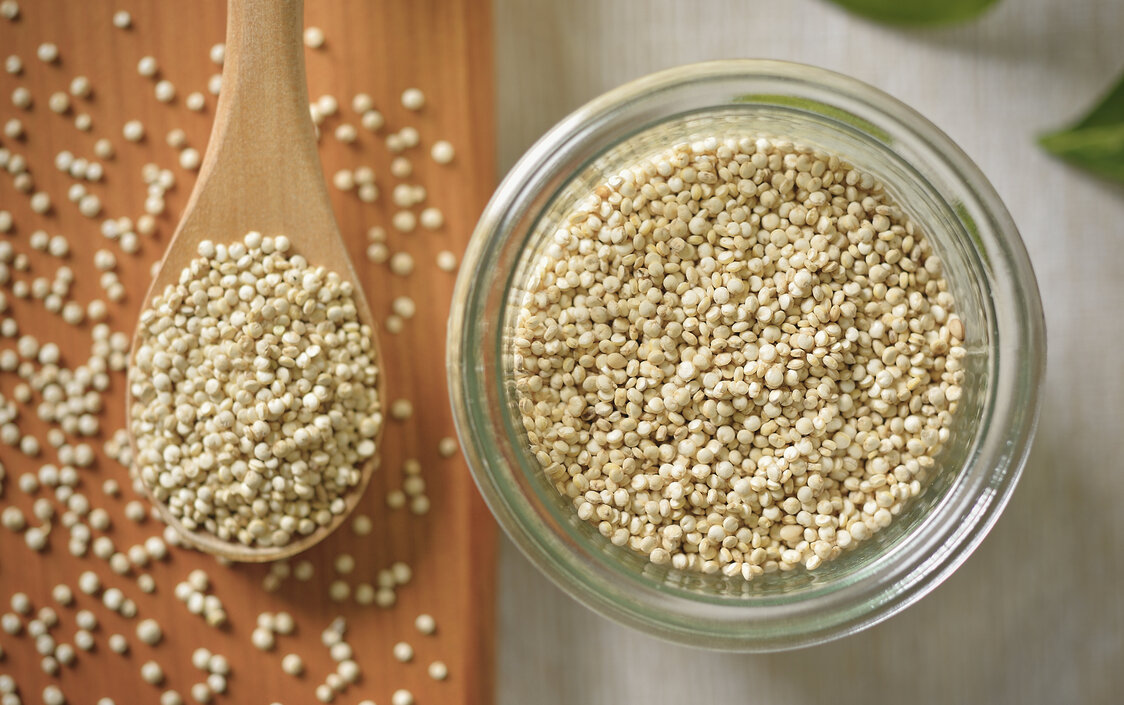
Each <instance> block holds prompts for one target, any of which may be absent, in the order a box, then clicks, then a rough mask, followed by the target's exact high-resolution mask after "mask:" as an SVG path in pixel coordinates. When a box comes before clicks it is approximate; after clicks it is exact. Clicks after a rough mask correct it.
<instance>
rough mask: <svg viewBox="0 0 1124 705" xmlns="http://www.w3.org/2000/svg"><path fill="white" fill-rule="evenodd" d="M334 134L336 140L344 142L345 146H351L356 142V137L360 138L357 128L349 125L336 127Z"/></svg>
mask: <svg viewBox="0 0 1124 705" xmlns="http://www.w3.org/2000/svg"><path fill="white" fill-rule="evenodd" d="M334 134H335V136H336V139H337V140H338V141H340V142H343V143H344V144H351V143H353V142H355V139H356V137H358V133H357V132H356V131H355V126H354V125H348V124H346V123H345V124H343V125H336V129H335V133H334Z"/></svg>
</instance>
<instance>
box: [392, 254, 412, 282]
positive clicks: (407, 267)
mask: <svg viewBox="0 0 1124 705" xmlns="http://www.w3.org/2000/svg"><path fill="white" fill-rule="evenodd" d="M390 271H391V272H392V273H394V274H397V275H398V276H400V277H407V276H409V275H410V274H412V273H413V271H414V257H413V255H411V254H410V253H409V252H396V253H394V255H393V256H392V257H391V258H390Z"/></svg>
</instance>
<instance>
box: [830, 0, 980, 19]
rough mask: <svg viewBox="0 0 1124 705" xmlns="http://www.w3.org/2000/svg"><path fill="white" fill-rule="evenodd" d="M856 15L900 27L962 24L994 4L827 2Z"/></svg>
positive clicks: (960, 0) (974, 0)
mask: <svg viewBox="0 0 1124 705" xmlns="http://www.w3.org/2000/svg"><path fill="white" fill-rule="evenodd" d="M831 1H832V2H834V3H835V4H836V5H839V6H841V7H843V8H845V9H847V10H850V11H851V12H854V13H855V14H857V15H862V16H863V17H867V18H870V19H872V20H875V21H877V22H885V23H887V24H901V25H928V24H952V23H953V22H966V21H967V20H970V19H972V18H974V17H976V16H978V15H980V14H982V13H983V11H984V10H986V9H987V8H989V7H991V6H992V5H994V4H995V3H996V2H998V0H831Z"/></svg>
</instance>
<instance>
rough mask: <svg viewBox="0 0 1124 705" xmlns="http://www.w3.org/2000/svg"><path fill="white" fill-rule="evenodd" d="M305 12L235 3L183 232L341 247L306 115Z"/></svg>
mask: <svg viewBox="0 0 1124 705" xmlns="http://www.w3.org/2000/svg"><path fill="white" fill-rule="evenodd" d="M303 9H304V8H303V0H229V3H228V15H227V24H226V27H227V29H226V58H225V62H224V66H223V76H222V91H221V93H220V95H219V102H218V108H217V111H216V115H215V123H214V127H213V128H212V131H211V141H210V143H209V145H208V148H207V154H206V156H205V157H204V160H203V165H202V168H201V170H200V173H199V181H198V183H197V184H196V187H195V190H194V192H193V193H192V197H191V202H189V204H188V207H187V211H186V213H187V215H186V216H185V218H184V221H183V222H182V223H180V231H181V232H180V233H179V234H178V236H180V237H184V238H185V239H187V240H190V241H193V242H198V241H199V240H201V239H207V238H212V239H231V238H237V237H241V236H242V235H243V234H245V233H246V232H247V231H249V230H258V231H261V232H263V233H264V234H267V235H274V234H285V235H288V236H289V237H290V238H291V239H294V241H296V240H297V239H298V238H302V239H303V238H315V241H316V243H317V244H319V243H320V242H321V241H327V240H333V239H334V240H336V241H337V242H334V243H331V244H329V243H327V242H325V246H326V247H327V248H329V249H332V248H336V247H341V244H340V243H339V242H338V240H339V238H338V236H337V233H338V230H337V228H336V225H335V219H334V217H333V215H332V213H331V206H330V202H329V200H328V192H327V187H326V186H325V183H324V176H323V172H322V171H321V168H320V156H319V154H318V152H317V147H316V135H315V130H314V128H313V125H312V119H311V117H310V116H309V111H308V87H307V83H306V80H305V69H304V45H303V42H302V26H303ZM216 228H221V229H222V230H223V232H214V230H215V229H216ZM325 230H328V231H329V232H325Z"/></svg>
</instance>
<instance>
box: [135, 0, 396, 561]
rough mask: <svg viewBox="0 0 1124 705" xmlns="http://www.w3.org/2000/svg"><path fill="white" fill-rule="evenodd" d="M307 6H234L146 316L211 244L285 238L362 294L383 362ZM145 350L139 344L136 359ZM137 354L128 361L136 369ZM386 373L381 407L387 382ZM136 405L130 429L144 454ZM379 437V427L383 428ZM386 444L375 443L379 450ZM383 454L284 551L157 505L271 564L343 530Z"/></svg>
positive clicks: (231, 553)
mask: <svg viewBox="0 0 1124 705" xmlns="http://www.w3.org/2000/svg"><path fill="white" fill-rule="evenodd" d="M303 9H304V8H303V0H229V2H228V4H227V21H226V60H225V62H224V64H223V72H222V91H221V93H220V94H219V102H218V107H217V109H216V114H215V122H214V127H213V128H212V130H211V139H210V142H209V144H208V145H207V153H206V155H205V156H204V158H203V164H202V167H201V168H200V171H199V178H198V180H197V181H196V182H195V188H194V190H193V191H192V192H191V198H190V199H189V200H188V203H187V208H186V210H185V211H184V213H183V218H182V219H181V220H180V223H179V225H178V227H177V228H176V232H175V234H174V235H173V236H172V240H171V242H169V243H168V248H167V250H166V251H165V253H164V258H163V260H162V261H161V262H160V268H159V270H158V271H157V273H156V276H155V277H154V278H153V281H152V285H151V287H150V288H149V290H148V294H147V295H146V297H145V304H144V307H143V308H142V310H144V309H147V308H149V307H150V306H151V304H152V300H153V298H155V297H156V296H157V295H158V294H160V293H162V292H163V291H164V288H165V287H166V286H167V285H169V284H173V283H176V282H178V280H179V275H180V272H181V271H182V270H183V269H184V268H185V267H186V266H187V265H188V264H189V263H190V262H191V260H193V259H195V258H196V257H198V254H197V246H198V245H199V243H200V242H201V241H203V240H212V241H214V242H220V243H222V242H225V243H232V242H235V241H241V240H242V238H243V237H244V236H245V235H246V233H247V232H250V231H252V230H256V231H259V232H261V233H262V234H263V235H267V236H269V235H285V236H286V237H288V238H289V240H290V241H291V242H292V245H293V247H292V251H294V252H296V253H299V254H301V255H303V256H304V257H305V258H306V259H307V260H308V261H309V264H310V265H312V266H324V267H326V268H327V269H329V270H331V271H334V272H336V273H338V274H339V275H340V277H341V278H342V279H343V280H345V281H350V282H351V283H352V285H353V286H354V293H353V297H354V299H355V306H356V309H357V310H358V316H359V320H360V322H361V323H364V324H367V325H368V326H370V328H371V331H372V332H371V337H372V344H373V345H374V350H375V356H376V358H375V359H376V360H381V359H382V356H381V355H380V354H379V353H378V345H377V339H376V338H375V334H374V329H375V327H374V325H372V318H371V312H370V309H369V308H368V307H367V301H366V299H365V298H364V296H363V288H362V286H361V285H360V283H359V280H358V278H357V277H356V275H355V270H354V268H353V267H352V265H351V260H350V258H349V257H348V255H347V248H346V247H345V245H344V242H343V238H342V237H341V236H340V232H339V228H338V227H337V226H336V220H335V217H334V216H333V215H332V205H331V202H330V201H329V200H328V190H327V187H326V185H325V183H324V174H323V172H322V171H321V168H320V155H319V153H318V152H317V148H316V134H315V130H314V128H313V126H312V118H311V116H310V115H309V110H308V87H307V83H306V79H305V71H304V46H303V42H302V26H303ZM137 348H138V341H137V335H136V334H134V337H133V351H134V353H135V351H136V350H137ZM131 360H132V355H130V361H131ZM384 377H385V375H384V374H380V375H379V387H380V390H379V392H380V393H379V399H380V400H382V399H385V395H384V394H383V393H382V392H383V390H382V386H383V385H382V379H383V378H384ZM131 406H132V402H131V399H129V400H128V401H126V409H125V418H126V428H127V429H128V430H129V441H130V443H131V444H132V447H133V455H134V458H135V457H137V455H136V439H135V438H133V434H132V424H131V414H130V409H131ZM380 431H381V429H380ZM380 440H381V439H380V438H376V439H375V442H376V446H377V447H381V446H379V441H380ZM377 457H378V454H377V452H376V455H375V457H373V458H371V459H369V460H368V461H367V462H366V463H365V464H364V466H363V467H362V468H361V478H360V480H359V484H358V485H357V486H356V487H353V488H351V489H350V490H349V491H348V492H347V494H345V495H344V498H345V501H346V504H347V508H346V509H345V511H344V512H343V513H342V514H339V515H337V516H336V517H335V518H334V519H333V521H332V522H331V523H330V524H329V525H327V526H323V527H319V528H318V529H317V530H316V531H314V532H313V533H311V534H309V535H307V536H296V537H295V538H294V539H293V541H291V542H290V543H288V544H286V545H284V546H280V547H251V546H244V545H242V544H241V543H237V542H233V541H223V540H221V539H219V538H218V537H217V536H215V535H213V534H211V533H209V532H206V531H191V530H189V529H188V528H186V527H185V526H184V525H183V524H182V523H181V522H180V521H179V520H177V519H176V518H175V517H174V516H172V514H171V512H170V511H169V510H168V508H167V506H166V505H164V503H162V502H158V501H155V500H153V504H154V505H155V506H156V508H157V511H159V512H160V514H161V516H162V517H163V518H164V520H165V521H166V522H167V523H168V524H170V525H171V526H173V527H175V529H176V531H178V532H179V533H180V535H182V536H183V538H184V539H185V540H186V541H187V542H188V543H190V544H191V545H192V546H194V547H196V548H199V549H200V550H203V551H206V552H208V553H211V554H214V555H218V556H224V557H226V558H229V559H231V560H237V561H257V562H260V561H272V560H277V559H280V558H285V557H288V556H291V555H293V554H296V553H299V552H300V551H303V550H305V549H306V548H308V547H310V546H312V545H314V544H316V543H317V542H319V541H320V540H322V539H323V538H324V537H325V536H327V535H328V534H330V533H331V532H332V531H333V530H335V529H336V527H338V526H339V525H340V524H341V523H343V521H344V519H345V518H346V517H347V515H348V514H350V513H351V511H352V509H354V508H355V505H356V504H357V503H358V501H359V498H360V496H361V495H362V494H363V490H364V489H365V488H366V486H367V482H368V480H369V479H370V476H371V473H372V472H373V471H374V469H375V466H376V465H377V460H376V459H377Z"/></svg>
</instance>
